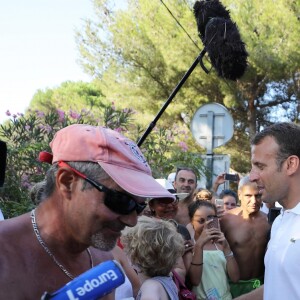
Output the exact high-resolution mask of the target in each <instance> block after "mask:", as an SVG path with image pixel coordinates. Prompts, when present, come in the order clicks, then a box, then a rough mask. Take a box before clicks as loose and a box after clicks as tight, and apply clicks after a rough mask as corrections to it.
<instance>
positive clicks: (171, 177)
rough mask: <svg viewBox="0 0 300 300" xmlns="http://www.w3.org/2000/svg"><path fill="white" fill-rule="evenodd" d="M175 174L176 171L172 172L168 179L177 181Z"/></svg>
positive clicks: (171, 181)
mask: <svg viewBox="0 0 300 300" xmlns="http://www.w3.org/2000/svg"><path fill="white" fill-rule="evenodd" d="M175 175H176V173H175V172H173V173H170V174H169V176H168V181H169V182H170V183H171V184H173V182H174V181H175Z"/></svg>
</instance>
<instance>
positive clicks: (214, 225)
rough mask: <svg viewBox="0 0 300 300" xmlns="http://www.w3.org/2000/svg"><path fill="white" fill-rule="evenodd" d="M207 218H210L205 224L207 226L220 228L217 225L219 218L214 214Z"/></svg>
mask: <svg viewBox="0 0 300 300" xmlns="http://www.w3.org/2000/svg"><path fill="white" fill-rule="evenodd" d="M208 219H209V220H212V221H211V222H210V223H209V224H207V228H217V229H219V228H220V225H219V218H218V217H216V216H212V217H211V218H208Z"/></svg>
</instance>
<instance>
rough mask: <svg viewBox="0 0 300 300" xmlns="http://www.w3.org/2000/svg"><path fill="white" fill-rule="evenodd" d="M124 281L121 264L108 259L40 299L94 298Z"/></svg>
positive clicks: (101, 295) (68, 299)
mask: <svg viewBox="0 0 300 300" xmlns="http://www.w3.org/2000/svg"><path fill="white" fill-rule="evenodd" d="M124 281H125V275H124V271H123V269H122V267H121V265H120V264H119V263H118V262H117V261H115V260H108V261H105V262H103V263H101V264H99V265H97V266H96V267H94V268H92V269H90V270H88V271H86V272H85V273H83V274H81V275H79V276H78V277H76V278H75V279H74V280H72V281H70V282H69V283H67V284H66V285H65V286H63V287H62V288H61V289H59V290H58V291H56V292H54V293H53V294H49V293H47V292H46V293H45V294H44V295H43V296H42V298H41V300H50V299H51V300H96V299H99V298H101V297H103V296H105V295H107V294H109V293H110V292H111V291H112V290H113V289H115V288H117V287H118V286H120V285H121V284H122V283H124Z"/></svg>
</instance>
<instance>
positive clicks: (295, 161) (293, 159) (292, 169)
mask: <svg viewBox="0 0 300 300" xmlns="http://www.w3.org/2000/svg"><path fill="white" fill-rule="evenodd" d="M297 171H299V157H298V156H296V155H291V156H289V157H288V158H287V159H286V172H287V174H288V175H293V174H294V173H296V172H297Z"/></svg>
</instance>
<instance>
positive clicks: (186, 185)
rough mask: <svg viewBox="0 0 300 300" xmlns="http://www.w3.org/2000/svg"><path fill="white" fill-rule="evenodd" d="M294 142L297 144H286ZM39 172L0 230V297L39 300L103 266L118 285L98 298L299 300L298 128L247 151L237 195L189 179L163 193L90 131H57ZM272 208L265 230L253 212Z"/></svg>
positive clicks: (131, 156)
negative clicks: (45, 167) (28, 206)
mask: <svg viewBox="0 0 300 300" xmlns="http://www.w3.org/2000/svg"><path fill="white" fill-rule="evenodd" d="M298 140H299V143H298V142H297V141H298ZM50 146H51V151H52V153H42V154H41V155H40V160H41V161H43V162H47V163H49V164H50V165H51V166H50V168H49V171H48V172H47V174H46V177H45V180H44V181H43V182H42V183H39V184H38V185H37V187H36V189H35V190H34V192H33V193H32V197H34V198H35V199H34V200H35V202H36V203H38V205H37V207H36V208H35V209H33V210H32V211H31V212H29V213H26V214H24V215H21V216H19V217H16V218H12V219H8V220H5V221H4V222H1V223H0V242H1V251H0V265H1V268H0V294H1V298H3V299H12V300H18V299H24V300H26V299H41V297H42V295H43V294H44V293H45V292H48V293H53V292H55V291H56V290H58V289H59V288H61V287H62V286H64V285H65V284H67V283H68V282H70V281H72V280H74V278H76V277H77V276H79V275H80V274H82V273H83V272H85V271H87V270H89V269H91V268H93V267H94V266H96V265H98V264H101V263H102V262H105V261H107V260H116V261H118V262H119V264H120V265H121V266H122V267H123V270H124V274H125V282H124V283H123V284H122V285H120V286H119V287H117V288H116V289H115V290H113V291H111V292H109V293H108V294H107V295H106V296H104V297H102V298H101V299H109V300H112V299H117V300H119V299H138V300H143V299H148V300H151V299H153V300H157V299H161V300H178V299H184V298H182V295H180V288H179V286H178V280H180V281H181V282H183V284H184V285H185V288H186V290H190V292H191V294H190V296H191V297H194V298H189V299H201V300H202V299H203V300H204V299H207V300H215V299H223V300H230V299H246V300H247V299H251V300H252V299H254V300H255V299H266V300H271V299H272V300H273V299H275V300H276V299H285V298H287V299H292V300H294V299H295V300H296V299H300V292H299V289H298V285H297V275H299V274H300V269H299V266H298V264H297V257H298V255H299V254H298V253H300V252H299V250H300V248H299V247H300V246H299V245H300V244H298V242H299V241H300V238H299V234H300V217H299V215H300V208H299V206H300V205H299V198H298V197H299V196H298V195H299V192H300V191H299V189H300V186H299V184H298V182H299V179H300V128H299V127H298V126H297V125H294V124H290V123H278V124H275V125H272V126H269V127H267V128H265V129H264V130H263V131H261V132H259V133H257V134H256V136H255V138H254V139H253V140H252V142H251V165H252V168H251V170H249V174H248V175H246V176H244V177H241V178H239V180H238V182H237V189H236V191H235V190H231V189H230V190H229V189H224V190H222V191H221V192H220V193H218V192H217V191H218V188H219V186H220V185H221V184H223V183H224V182H225V180H226V178H225V177H224V175H225V174H224V173H222V174H219V175H218V176H217V178H216V180H215V182H214V185H213V187H212V190H207V189H206V188H204V187H198V186H197V182H198V178H197V172H195V170H194V168H190V167H180V168H177V170H176V172H174V173H173V174H170V176H169V178H168V179H169V180H170V183H171V188H170V189H166V188H165V187H163V186H162V185H161V184H160V183H158V181H156V180H155V179H154V178H153V177H152V175H151V169H150V167H149V165H148V163H147V161H146V160H145V158H144V156H143V154H142V153H141V151H140V150H139V148H138V147H137V145H136V144H135V143H134V142H133V141H131V140H129V139H127V138H125V137H124V136H122V135H121V134H120V133H118V132H116V131H112V130H109V129H106V128H103V127H100V126H97V127H94V126H89V125H82V124H81V125H79V124H75V125H71V126H68V127H66V128H64V129H62V130H60V131H58V132H57V134H56V135H55V137H54V139H53V141H52V142H51V144H50ZM263 202H265V204H266V205H267V207H268V208H271V207H274V205H275V203H279V204H280V205H281V206H282V209H281V214H280V215H279V216H278V217H277V218H276V219H275V221H274V223H273V224H272V223H271V222H270V219H268V217H267V214H266V213H265V212H264V211H263V209H262V206H263Z"/></svg>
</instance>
